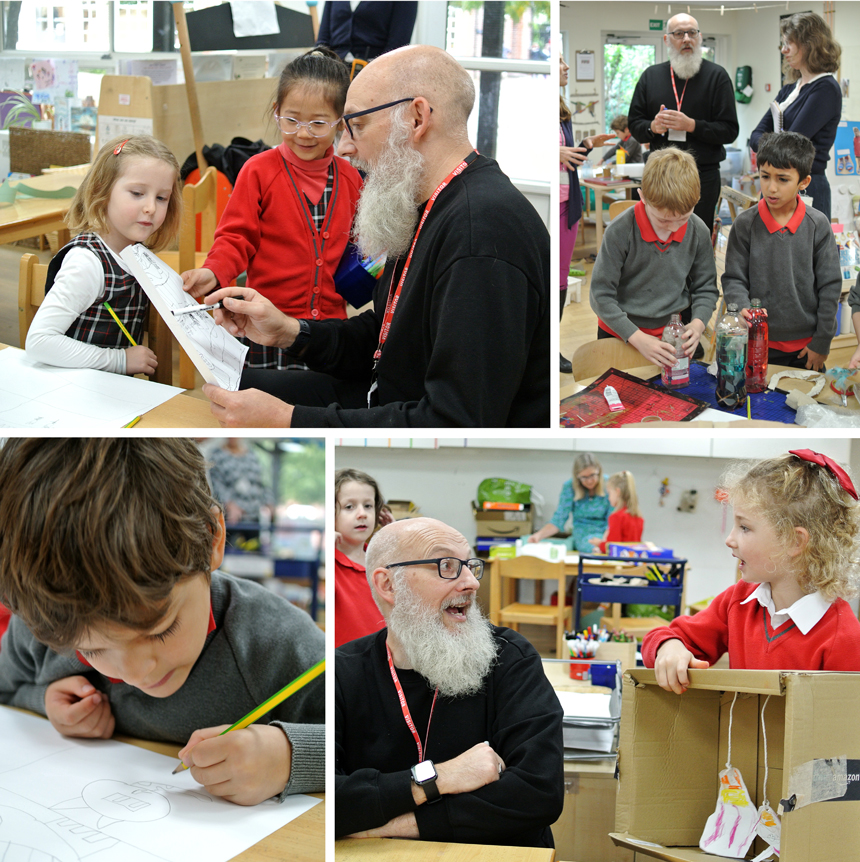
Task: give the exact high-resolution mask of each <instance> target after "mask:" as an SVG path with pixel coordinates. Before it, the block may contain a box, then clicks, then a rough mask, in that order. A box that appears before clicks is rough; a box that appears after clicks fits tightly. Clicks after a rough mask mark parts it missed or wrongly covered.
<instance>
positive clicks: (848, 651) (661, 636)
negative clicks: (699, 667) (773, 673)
mask: <svg viewBox="0 0 860 862" xmlns="http://www.w3.org/2000/svg"><path fill="white" fill-rule="evenodd" d="M757 586H758V584H748V583H747V582H746V581H738V582H737V583H736V584H735V585H734V586H731V587H729V588H728V589H727V590H725V591H724V592H722V593H720V594H719V595H718V596H717V597H716V598H715V599H714V600H713V601H712V602H711V603H710V605H708V607H707V608H706V609H705V610H703V611H699V613H697V614H694V615H693V616H682V617H677V618H676V619H674V620H672V622H671V624H670V625H668V626H661V627H660V628H658V629H653V630H652V631H650V632H648V634H647V635H645V640H644V641H643V642H642V661H643V662H644V663H645V666H646V667H654V661H655V659H656V657H657V650H658V649H659V648H660V645H661V644H662V643H663V642H664V641H667V640H671V639H672V638H678V639H679V640H681V641H682V642H683V643H684V645H685V646H686V647H687V649H689V650H690V652H691V653H693V655H695V656H696V658H699V659H703V660H704V661H707V662H710V664H713V663H714V662H715V661H716V660H717V659H718V658H719V657H720V656H721V655H723V653H725V652H726V651H728V653H729V663H730V664H731V667H733V668H735V669H741V670H744V669H747V670H758V669H761V670H831V671H860V621H858V620H857V617H856V616H854V612H853V611H852V610H851V606H850V605H849V604H848V603H847V602H846V601H844V600H842V599H837V600H836V601H835V602H834V603H833V604H832V605H831V606H830V608H829V609H828V610H827V612H826V613H825V614H824V616H823V617H822V618H821V620H819V622H818V624H817V625H816V626H814V627H813V628H812V629H811V630H810V631H809V633H808V634H806V635H804V634H801V632H800V629H798V628H797V626H795V625H794V623H793V622H792V621H791V620H789V621H788V622H786V623H783V625H781V626H780V627H779V628H778V629H776V631H774V629H773V628H772V627H771V625H770V614H769V613H768V612H767V610H766V609H765V608H763V607H762V606H761V605H760V604H759V603H758V601H757V600H756V599H753V600H752V601H751V602H748V603H747V604H745V605H742V604H741V602H742V601H743V600H744V599H745V598H747V596H749V595H750V593H752V592H753V590H755V589H756V587H757Z"/></svg>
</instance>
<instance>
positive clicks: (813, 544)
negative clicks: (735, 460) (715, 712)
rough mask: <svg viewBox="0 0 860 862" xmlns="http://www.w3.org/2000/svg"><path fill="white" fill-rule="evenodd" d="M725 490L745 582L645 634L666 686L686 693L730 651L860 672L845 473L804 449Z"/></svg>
mask: <svg viewBox="0 0 860 862" xmlns="http://www.w3.org/2000/svg"><path fill="white" fill-rule="evenodd" d="M723 489H724V491H725V494H726V499H727V500H728V502H729V503H731V505H732V507H733V508H734V527H733V529H732V531H731V533H729V536H728V538H727V539H726V545H728V547H729V548H730V550H731V552H732V556H733V557H734V558H735V559H736V560H737V561H738V564H737V565H738V570H739V572H740V576H741V580H739V581H738V582H737V583H736V584H735V585H734V586H732V587H729V589H727V590H725V592H722V593H720V595H718V596H717V597H716V598H715V599H714V600H713V601H712V602H711V603H710V605H709V606H708V607H707V609H706V610H704V611H701V612H699V613H698V614H695V615H694V616H682V617H678V618H676V619H675V620H673V621H672V623H671V624H670V625H669V626H666V627H661V628H658V629H654V630H653V631H651V632H649V633H648V634H647V635H646V636H645V640H644V642H643V644H642V659H643V661H644V662H645V665H646V666H647V667H654V668H655V670H656V671H657V681H658V683H659V684H660V685H661V686H662V687H663V688H665V689H666V690H667V691H674V692H676V693H677V694H682V693H683V692H684V691H686V689H687V686H688V685H689V678H688V675H687V668H688V667H692V668H706V667H708V666H709V665H711V664H713V663H714V662H715V661H716V660H717V659H718V658H719V657H720V656H721V655H722V654H723V653H724V652H726V651H728V654H729V661H730V663H731V667H733V668H770V669H779V670H829V671H860V622H858V620H857V617H856V616H855V615H854V612H853V611H852V610H851V607H850V606H849V605H848V603H847V602H846V601H845V600H844V597H845V596H851V595H853V594H854V593H856V592H857V584H858V564H857V550H858V547H857V546H858V539H860V505H858V502H857V492H856V490H855V489H854V484H853V483H852V481H851V478H850V477H849V476H848V474H847V473H846V472H845V470H843V469H842V468H841V467H840V466H839V465H838V464H837V463H836V462H835V461H833V460H831V459H830V458H828V457H827V456H825V455H820V454H818V453H817V452H812V451H811V450H809V449H797V450H793V451H792V452H789V453H788V454H787V455H781V456H779V457H778V458H769V459H767V460H765V461H760V462H758V463H757V464H754V465H753V466H752V467H750V466H749V465H748V464H741V465H738V466H736V467H734V468H732V469H731V470H730V471H729V473H728V474H727V476H726V477H724V480H723Z"/></svg>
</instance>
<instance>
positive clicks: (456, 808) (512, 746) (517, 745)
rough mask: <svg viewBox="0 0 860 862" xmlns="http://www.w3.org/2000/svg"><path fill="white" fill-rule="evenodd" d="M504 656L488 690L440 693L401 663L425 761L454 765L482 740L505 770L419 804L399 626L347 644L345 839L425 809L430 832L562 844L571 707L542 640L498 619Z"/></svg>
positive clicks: (340, 695) (422, 823)
mask: <svg viewBox="0 0 860 862" xmlns="http://www.w3.org/2000/svg"><path fill="white" fill-rule="evenodd" d="M493 632H494V636H495V639H496V643H497V644H498V646H499V653H498V657H497V660H496V662H495V663H494V664H493V666H492V668H491V669H490V672H489V674H488V676H487V677H486V680H485V682H484V688H483V689H482V690H481V692H479V693H478V694H475V695H472V696H470V697H460V698H445V697H442V696H441V695H440V696H439V698H438V699H437V700H436V705H435V708H434V709H433V713H432V717H431V715H430V711H431V705H432V703H433V689H431V688H429V686H428V684H427V680H426V679H425V678H424V677H423V676H421V675H420V674H418V673H417V672H416V671H413V670H401V669H400V668H398V669H397V676H398V678H399V679H400V683H401V687H402V689H403V692H404V695H405V698H406V703H407V704H408V707H409V712H410V713H411V716H412V720H413V722H414V724H415V727H416V729H417V730H418V733H419V736H420V737H421V740H422V743H423V741H424V738H425V734H426V731H427V728H428V722H429V724H430V727H429V736H428V737H427V739H428V743H427V748H426V750H425V752H424V758H425V759H429V760H432V761H433V762H434V763H444V762H446V761H448V760H451V759H452V758H454V757H458V756H459V755H461V754H462V753H463V752H464V751H467V750H468V749H470V748H472V746H474V745H477V744H479V743H482V742H489V744H490V745H491V746H492V747H493V750H494V751H496V752H497V753H498V755H499V756H500V757H501V758H502V760H504V762H505V771H504V772H503V773H502V775H501V777H500V778H499V780H498V781H493V782H491V783H490V784H487V785H485V786H484V787H481V788H479V789H478V790H475V791H472V792H471V793H457V794H448V795H443V796H442V797H441V799H439V800H438V801H437V802H433V803H425V804H424V805H419V806H416V805H415V801H414V799H413V798H412V789H411V788H412V775H411V772H410V770H411V768H412V767H413V766H414V765H415V764H416V763H418V759H419V758H418V749H417V746H416V744H415V739H414V737H413V736H412V733H411V732H410V730H409V728H408V727H407V725H406V721H405V719H404V715H403V711H402V709H401V706H400V701H399V699H398V694H397V689H396V688H395V686H394V682H393V680H392V678H391V671H390V669H389V667H388V660H387V658H386V650H385V638H386V636H387V629H383V630H382V631H380V632H377V633H376V634H373V635H368V636H367V637H365V638H361V639H360V640H357V641H351V642H350V643H348V644H346V645H345V646H342V647H340V649H338V650H337V651H336V653H335V837H337V838H340V837H341V836H344V835H350V834H352V833H353V832H358V831H361V830H364V829H372V828H374V827H377V826H382V825H383V824H385V823H387V822H388V821H389V820H391V819H392V818H393V817H397V816H398V815H400V814H406V813H409V812H414V814H415V818H416V820H417V823H418V830H419V833H420V836H421V839H422V840H424V841H455V842H457V843H462V844H505V845H510V846H520V847H552V846H553V843H552V832H551V831H550V825H551V824H552V823H554V822H555V821H556V820H557V819H558V817H559V816H560V814H561V809H562V805H563V802H564V776H563V767H564V763H563V750H564V749H563V741H562V710H561V706H560V705H559V702H558V697H557V696H556V694H555V692H554V691H553V689H552V686H551V685H550V684H549V681H548V680H547V678H546V674H544V672H543V668H542V667H541V661H540V656H539V655H538V654H537V652H536V651H535V649H534V647H533V646H531V644H529V642H528V641H527V640H526V639H525V638H523V637H522V636H521V635H519V634H517V633H516V632H513V631H511V630H509V629H506V628H499V627H497V626H494V627H493Z"/></svg>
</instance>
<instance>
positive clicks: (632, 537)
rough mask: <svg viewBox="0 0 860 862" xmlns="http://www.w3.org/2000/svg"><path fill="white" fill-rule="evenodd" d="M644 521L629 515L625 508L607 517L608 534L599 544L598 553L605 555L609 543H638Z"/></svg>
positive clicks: (640, 538)
mask: <svg viewBox="0 0 860 862" xmlns="http://www.w3.org/2000/svg"><path fill="white" fill-rule="evenodd" d="M644 526H645V519H644V518H639V517H637V516H636V515H631V514H630V512H628V511H627V508H626V507H624V508H621V509H619V510H618V511H617V512H613V513H612V514H611V515H610V516H609V533H608V534H607V536H606V539H605V540H604V541H602V542H601V543H600V553H601V554H605V553H606V546H607V544H608V543H609V542H640V541H641V540H642V529H643V528H644Z"/></svg>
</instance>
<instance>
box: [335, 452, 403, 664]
mask: <svg viewBox="0 0 860 862" xmlns="http://www.w3.org/2000/svg"><path fill="white" fill-rule="evenodd" d="M334 499H335V504H334V529H335V534H334V545H335V549H334V578H335V583H334V591H335V595H334V645H335V646H336V647H339V646H340V645H341V644H344V643H346V642H347V641H351V640H355V639H356V638H360V637H364V635H369V634H372V633H373V632H377V631H379V630H380V629H381V628H383V627H384V626H385V619H384V618H383V616H382V614H381V613H380V612H379V608H378V607H377V606H376V602H375V601H374V600H373V595H372V594H371V592H370V585H369V584H368V583H367V575H366V573H365V569H364V549H365V546H366V545H367V543H368V542H369V541H370V537H371V536H372V535H373V533H374V531H375V530H376V528H377V525H379V526H384V525H385V524H388V523H390V522H391V521H392V520H393V518H392V517H391V512H390V511H389V510H388V509H387V508H385V499H384V498H383V496H382V494H381V493H380V490H379V485H377V484H376V480H375V479H374V478H373V477H372V476H368V475H367V473H362V472H361V470H352V469H345V470H338V471H337V473H336V474H335V477H334Z"/></svg>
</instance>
